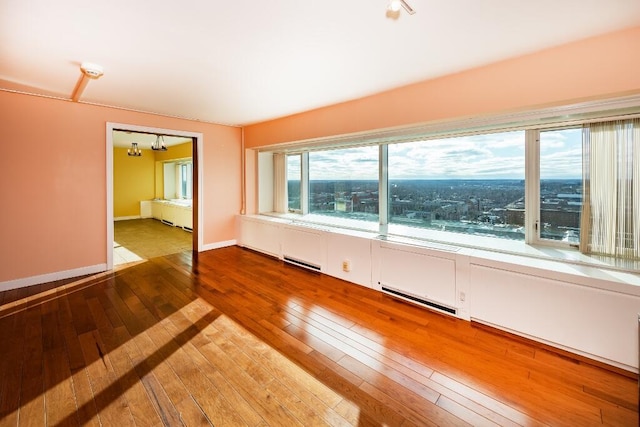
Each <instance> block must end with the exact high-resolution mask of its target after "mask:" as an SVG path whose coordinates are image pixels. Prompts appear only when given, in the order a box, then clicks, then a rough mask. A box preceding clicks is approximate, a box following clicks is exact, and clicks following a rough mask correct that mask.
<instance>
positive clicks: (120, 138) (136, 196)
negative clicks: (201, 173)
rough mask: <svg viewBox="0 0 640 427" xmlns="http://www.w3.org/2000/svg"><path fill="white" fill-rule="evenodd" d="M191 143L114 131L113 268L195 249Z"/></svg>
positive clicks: (179, 138)
mask: <svg viewBox="0 0 640 427" xmlns="http://www.w3.org/2000/svg"><path fill="white" fill-rule="evenodd" d="M193 197H194V195H193V142H192V141H191V140H190V139H189V138H181V137H174V136H169V135H156V134H146V133H140V132H132V131H124V130H116V131H114V132H113V208H114V210H113V218H114V246H113V248H114V249H113V250H114V261H113V263H114V266H120V265H123V264H129V263H131V262H137V261H141V260H145V259H149V258H153V257H157V256H162V255H169V254H173V253H178V252H182V251H186V250H191V249H192V247H193V238H192V233H193Z"/></svg>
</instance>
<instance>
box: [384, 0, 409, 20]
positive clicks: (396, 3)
mask: <svg viewBox="0 0 640 427" xmlns="http://www.w3.org/2000/svg"><path fill="white" fill-rule="evenodd" d="M400 8H403V9H404V10H405V11H406V12H407V13H408V14H409V15H413V14H414V13H416V11H415V10H414V9H413V8H412V7H411V6H409V3H407V2H406V0H389V4H388V5H387V16H389V17H391V18H397V17H398V15H399V14H400Z"/></svg>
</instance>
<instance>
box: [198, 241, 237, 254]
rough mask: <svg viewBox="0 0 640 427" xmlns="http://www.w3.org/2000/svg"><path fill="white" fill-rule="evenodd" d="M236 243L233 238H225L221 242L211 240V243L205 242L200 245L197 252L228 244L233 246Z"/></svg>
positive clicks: (224, 246)
mask: <svg viewBox="0 0 640 427" xmlns="http://www.w3.org/2000/svg"><path fill="white" fill-rule="evenodd" d="M237 244H238V241H237V240H235V239H233V240H225V241H222V242H213V243H207V244H206V245H204V246H203V247H202V250H199V251H198V252H203V251H210V250H213V249H220V248H226V247H228V246H235V245H237Z"/></svg>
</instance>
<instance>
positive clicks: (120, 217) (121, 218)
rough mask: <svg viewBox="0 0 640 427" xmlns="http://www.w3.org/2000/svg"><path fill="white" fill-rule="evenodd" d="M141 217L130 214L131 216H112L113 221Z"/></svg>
mask: <svg viewBox="0 0 640 427" xmlns="http://www.w3.org/2000/svg"><path fill="white" fill-rule="evenodd" d="M140 218H142V217H141V216H140V215H132V216H118V217H115V218H113V220H114V221H126V220H128V219H140Z"/></svg>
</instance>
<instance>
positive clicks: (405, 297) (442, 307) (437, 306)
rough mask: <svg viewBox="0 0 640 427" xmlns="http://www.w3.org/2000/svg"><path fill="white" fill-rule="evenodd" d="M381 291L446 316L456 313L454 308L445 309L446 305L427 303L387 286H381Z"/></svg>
mask: <svg viewBox="0 0 640 427" xmlns="http://www.w3.org/2000/svg"><path fill="white" fill-rule="evenodd" d="M382 291H383V292H385V293H387V294H390V295H392V296H394V297H400V298H402V299H403V300H406V301H409V302H413V303H417V304H419V305H423V306H425V307H428V308H434V309H436V310H439V311H444V312H445V313H448V314H453V315H456V314H457V313H458V310H456V309H455V308H451V307H447V306H446V305H442V304H438V303H435V302H433V301H429V300H426V299H424V298H420V297H418V296H415V295H411V294H409V293H406V292H402V291H399V290H397V289H393V288H390V287H388V286H384V285H383V286H382Z"/></svg>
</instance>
